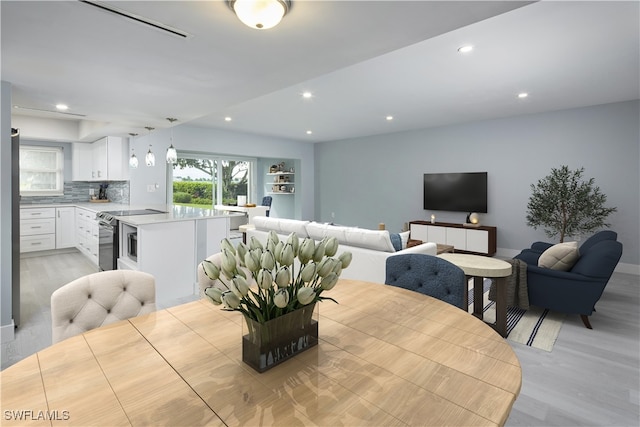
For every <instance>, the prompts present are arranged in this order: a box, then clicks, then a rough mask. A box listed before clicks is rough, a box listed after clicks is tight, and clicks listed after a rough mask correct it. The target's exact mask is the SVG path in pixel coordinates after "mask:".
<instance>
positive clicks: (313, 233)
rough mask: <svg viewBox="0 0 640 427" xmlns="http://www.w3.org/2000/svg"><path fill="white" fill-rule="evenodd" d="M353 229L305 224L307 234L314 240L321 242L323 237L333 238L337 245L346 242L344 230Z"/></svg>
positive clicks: (312, 223)
mask: <svg viewBox="0 0 640 427" xmlns="http://www.w3.org/2000/svg"><path fill="white" fill-rule="evenodd" d="M349 228H353V227H345V226H342V225H332V224H325V223H322V222H310V223H308V224H307V233H308V235H309V237H311V238H312V239H314V240H322V239H324V238H325V237H335V238H336V239H338V242H339V243H342V244H344V243H345V241H346V240H347V238H346V236H345V230H347V229H349Z"/></svg>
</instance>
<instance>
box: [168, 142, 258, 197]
mask: <svg viewBox="0 0 640 427" xmlns="http://www.w3.org/2000/svg"><path fill="white" fill-rule="evenodd" d="M255 164H256V161H255V159H247V158H232V157H228V156H217V155H213V154H203V153H178V162H177V163H176V164H174V165H173V168H172V178H171V180H172V183H173V185H172V188H173V194H172V199H173V203H174V204H177V205H187V206H196V207H203V208H212V207H213V206H215V205H235V204H237V202H238V196H240V199H243V198H244V199H245V203H248V202H252V201H254V200H255V199H256V197H257V195H256V192H255V188H256V185H255ZM254 203H255V202H254Z"/></svg>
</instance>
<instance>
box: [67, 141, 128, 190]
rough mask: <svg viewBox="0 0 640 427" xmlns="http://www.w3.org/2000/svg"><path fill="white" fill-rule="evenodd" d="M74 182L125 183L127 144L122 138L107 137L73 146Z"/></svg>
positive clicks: (126, 177)
mask: <svg viewBox="0 0 640 427" xmlns="http://www.w3.org/2000/svg"><path fill="white" fill-rule="evenodd" d="M72 152H73V159H72V165H73V171H72V174H71V175H72V179H73V180H74V181H127V180H128V179H129V163H128V160H129V153H128V144H127V143H126V142H125V141H124V140H123V138H120V137H116V136H107V137H105V138H102V139H99V140H97V141H95V142H92V143H91V144H83V143H79V142H78V143H74V144H73V150H72Z"/></svg>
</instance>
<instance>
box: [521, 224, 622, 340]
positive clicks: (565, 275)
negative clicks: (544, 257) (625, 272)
mask: <svg viewBox="0 0 640 427" xmlns="http://www.w3.org/2000/svg"><path fill="white" fill-rule="evenodd" d="M616 238H617V234H616V233H615V232H613V231H609V230H607V231H600V232H598V233H596V234H595V235H593V236H591V237H590V238H588V239H587V240H585V242H584V243H583V244H582V245H581V246H580V248H579V253H580V256H579V258H578V260H577V261H576V263H575V264H574V265H573V267H572V268H571V269H570V270H569V271H558V270H552V269H549V268H542V267H538V258H540V255H541V254H542V253H543V252H544V251H545V250H546V249H547V248H549V247H551V246H552V244H548V243H547V244H545V243H542V242H536V243H534V244H533V245H531V248H528V249H524V250H523V251H522V252H521V253H520V254H519V255H517V256H516V257H515V258H517V259H521V260H523V261H524V262H526V263H527V287H528V291H529V304H531V305H535V306H538V307H543V308H548V309H550V310H554V311H559V312H562V313H567V314H579V315H580V317H581V318H582V322H583V323H584V325H585V326H586V327H587V328H589V329H592V327H591V323H590V322H589V316H591V314H592V313H593V312H594V311H595V305H596V303H597V302H598V300H599V299H600V297H601V296H602V293H603V291H604V288H605V286H607V283H608V282H609V279H610V278H611V275H612V274H613V271H614V269H615V267H616V265H617V264H618V261H619V260H620V257H621V256H622V243H620V242H618V241H617V240H616Z"/></svg>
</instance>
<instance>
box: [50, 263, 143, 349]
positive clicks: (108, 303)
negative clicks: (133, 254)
mask: <svg viewBox="0 0 640 427" xmlns="http://www.w3.org/2000/svg"><path fill="white" fill-rule="evenodd" d="M155 300H156V284H155V279H154V277H153V276H152V275H150V274H148V273H143V272H141V271H134V270H112V271H101V272H99V273H93V274H89V275H87V276H83V277H81V278H79V279H76V280H74V281H72V282H70V283H67V284H66V285H64V286H62V287H61V288H58V289H56V290H55V291H54V292H53V294H52V295H51V327H52V342H53V343H54V344H55V343H57V342H59V341H62V340H64V339H67V338H69V337H72V336H74V335H78V334H81V333H83V332H86V331H88V330H90V329H94V328H97V327H99V326H103V325H108V324H110V323H114V322H118V321H120V320H124V319H128V318H131V317H135V316H139V315H142V314H147V313H151V312H153V311H155V310H156V304H155Z"/></svg>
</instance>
